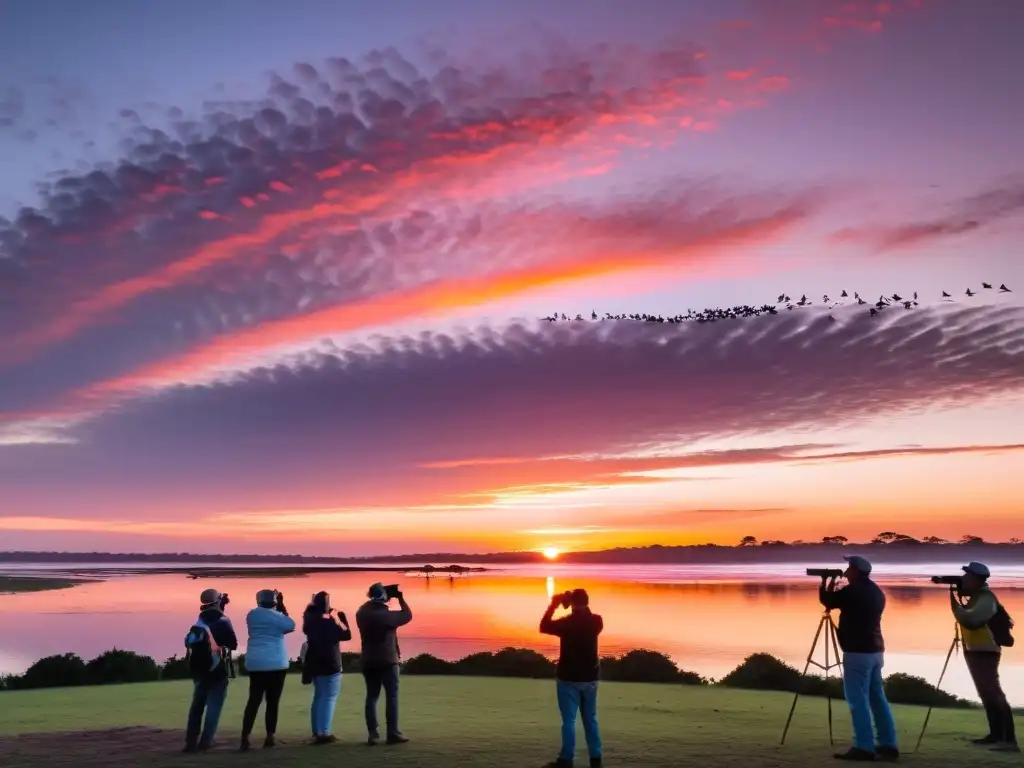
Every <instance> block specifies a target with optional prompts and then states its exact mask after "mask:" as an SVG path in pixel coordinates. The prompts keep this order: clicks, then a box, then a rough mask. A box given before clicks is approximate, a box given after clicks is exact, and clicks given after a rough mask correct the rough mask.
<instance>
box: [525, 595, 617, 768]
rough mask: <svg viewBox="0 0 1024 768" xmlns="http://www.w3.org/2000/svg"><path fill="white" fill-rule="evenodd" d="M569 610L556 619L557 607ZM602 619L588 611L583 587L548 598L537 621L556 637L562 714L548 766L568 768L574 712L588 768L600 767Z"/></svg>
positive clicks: (573, 752) (573, 747)
mask: <svg viewBox="0 0 1024 768" xmlns="http://www.w3.org/2000/svg"><path fill="white" fill-rule="evenodd" d="M559 606H562V607H563V608H569V609H571V612H570V613H569V614H568V615H567V616H563V617H562V618H559V619H556V618H554V615H555V611H556V610H558V607H559ZM603 629H604V620H603V619H602V618H601V617H600V616H599V615H598V614H596V613H594V612H592V611H591V610H590V596H589V595H588V594H587V592H586V590H584V589H575V590H573V591H572V592H563V593H561V594H558V595H555V596H554V597H552V598H551V604H550V605H548V609H547V610H546V611H545V612H544V616H543V617H542V618H541V620H540V631H541V632H542V633H544V634H545V635H554V636H555V637H557V638H558V639H559V644H560V648H559V654H558V666H557V668H556V672H555V678H556V680H555V691H556V693H557V697H558V711H559V713H560V714H561V717H562V749H561V751H560V752H559V753H558V757H557V759H555V761H554V762H552V763H550V764H549V768H570V766H572V764H573V760H574V759H575V756H576V715H577V714H579V715H580V718H581V719H582V720H583V735H584V737H585V738H586V740H587V752H588V753H589V755H590V765H591V768H601V760H602V754H603V747H602V744H601V731H600V729H599V728H598V725H597V686H598V678H599V677H600V667H601V660H600V654H599V653H598V636H599V635H600V634H601V631H602V630H603Z"/></svg>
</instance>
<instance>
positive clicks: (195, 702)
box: [184, 589, 238, 752]
mask: <svg viewBox="0 0 1024 768" xmlns="http://www.w3.org/2000/svg"><path fill="white" fill-rule="evenodd" d="M199 603H200V608H199V618H198V619H196V621H195V623H194V624H193V625H192V626H191V627H190V628H189V631H188V634H187V635H186V636H185V657H186V659H187V660H188V667H189V672H190V673H191V675H192V683H193V690H192V703H191V705H190V706H189V710H188V724H187V725H186V727H185V750H184V751H185V752H198V751H206V750H208V749H210V747H212V746H213V740H214V737H216V735H217V726H218V725H220V714H221V712H222V711H223V709H224V701H225V700H226V699H227V696H228V677H229V676H233V675H231V674H230V669H229V668H230V665H231V655H230V654H231V652H232V651H234V650H237V649H238V637H237V636H236V635H235V628H234V627H233V626H232V625H231V620H230V619H229V618H228V617H227V616H225V615H224V609H225V608H226V607H227V604H228V596H227V595H226V594H223V595H222V594H221V593H220V592H218V591H217V590H216V589H204V590H203V592H202V594H201V595H200V596H199ZM204 713H205V715H206V721H205V723H204V722H203V714H204ZM200 731H201V732H200Z"/></svg>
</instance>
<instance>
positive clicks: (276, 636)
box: [240, 589, 295, 752]
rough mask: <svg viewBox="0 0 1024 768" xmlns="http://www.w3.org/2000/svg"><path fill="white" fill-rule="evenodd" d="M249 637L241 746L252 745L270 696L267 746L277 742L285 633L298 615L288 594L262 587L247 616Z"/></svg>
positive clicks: (284, 673)
mask: <svg viewBox="0 0 1024 768" xmlns="http://www.w3.org/2000/svg"><path fill="white" fill-rule="evenodd" d="M245 625H246V628H247V629H248V630H249V641H248V643H247V644H246V646H245V671H246V672H248V673H249V699H248V701H247V702H246V704H245V713H244V714H243V715H242V741H241V747H240V749H241V750H242V751H243V752H245V751H246V750H248V749H249V735H250V734H251V733H252V729H253V726H254V725H255V724H256V715H257V714H259V711H260V705H261V704H262V703H263V700H264V699H266V700H267V708H266V711H265V712H264V723H265V724H266V728H267V737H266V739H265V740H264V742H263V746H264V747H273V746H276V745H277V740H276V738H275V734H276V733H277V716H278V711H279V709H280V704H281V695H282V693H284V682H285V677H286V676H287V674H288V650H287V649H286V648H285V645H284V636H285V635H287V634H290V633H292V632H294V631H295V619H293V618H291V617H290V616H289V615H288V609H287V608H286V607H285V604H284V595H282V594H281V593H280V592H278V591H277V590H276V589H261V590H260V591H259V592H257V593H256V607H255V608H253V609H252V610H251V611H249V613H248V614H246V617H245Z"/></svg>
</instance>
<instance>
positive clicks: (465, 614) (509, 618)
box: [0, 563, 1024, 705]
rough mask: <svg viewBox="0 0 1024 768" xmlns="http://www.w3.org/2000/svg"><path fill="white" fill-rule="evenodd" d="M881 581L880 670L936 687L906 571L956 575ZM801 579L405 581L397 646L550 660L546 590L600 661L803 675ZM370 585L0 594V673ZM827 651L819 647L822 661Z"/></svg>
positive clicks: (346, 594)
mask: <svg viewBox="0 0 1024 768" xmlns="http://www.w3.org/2000/svg"><path fill="white" fill-rule="evenodd" d="M65 567H66V566H65ZM122 567H123V566H122ZM878 571H879V579H880V581H883V582H890V583H887V584H886V591H887V593H888V595H889V608H888V610H887V612H886V617H885V622H884V629H885V634H886V643H887V646H888V648H889V650H888V652H887V654H886V669H887V672H896V671H900V672H908V673H911V674H915V675H921V676H922V677H925V678H927V679H928V680H931V681H933V682H934V681H935V679H936V677H937V676H938V674H939V671H940V670H941V667H942V662H943V659H944V657H945V654H946V651H947V650H948V649H949V645H950V642H951V640H952V633H953V622H952V619H951V617H950V615H949V606H948V597H947V595H946V592H945V590H944V589H941V588H936V587H933V586H931V585H930V584H927V582H925V583H924V584H921V585H911V584H910V583H907V582H908V581H911V580H913V577H914V576H915V574H916V575H917V576H918V578H920V576H924V575H930V574H932V573H946V572H949V573H953V572H955V568H954V567H953V566H952V565H951V564H949V563H946V564H933V565H932V566H927V565H915V566H911V567H908V566H901V567H900V569H898V570H897V569H891V570H888V573H887V569H885V568H884V567H878ZM1007 571H1009V573H1008V574H1007V575H1008V576H1010V578H1009V579H1002V581H999V580H995V581H994V586H995V587H996V589H997V590H998V589H999V585H1000V583H1002V585H1003V591H1002V592H1001V598H1002V600H1003V602H1004V603H1005V604H1006V606H1007V609H1008V610H1009V611H1010V613H1011V614H1015V615H1018V616H1024V590H1019V589H1014V588H1012V586H1015V585H1014V584H1013V582H1014V581H1016V579H1018V578H1024V569H1022V568H1013V569H1010V568H1008V569H1007ZM800 573H801V571H800V570H799V569H796V572H795V573H794V568H793V567H792V566H779V567H772V566H760V567H758V568H756V569H752V568H750V567H749V566H747V567H745V568H743V569H738V568H736V567H731V568H730V567H723V566H715V567H713V568H711V567H708V566H704V567H702V568H696V567H692V566H627V567H620V568H610V567H609V566H589V567H586V566H582V567H581V566H563V565H538V566H525V567H516V568H515V569H511V568H510V569H505V570H503V571H501V572H496V573H491V574H487V575H482V576H477V575H474V576H469V577H461V578H458V579H456V580H455V581H454V583H452V582H450V581H449V580H448V579H447V577H443V576H442V577H440V578H437V579H436V580H432V581H430V582H427V581H425V580H424V579H422V578H418V579H415V578H412V577H405V578H403V579H402V581H403V584H404V590H405V592H406V594H407V595H408V599H409V601H410V604H411V605H412V608H413V611H414V613H415V619H414V621H413V623H412V624H410V625H409V626H408V627H406V628H405V629H404V630H403V634H402V638H403V640H402V648H403V651H404V652H405V653H406V655H412V654H416V653H422V652H429V653H433V654H436V655H438V656H442V657H446V658H457V657H459V656H463V655H465V654H468V653H472V652H474V651H479V650H489V649H496V648H499V647H502V646H507V645H516V646H525V647H530V648H535V649H537V650H540V651H542V652H545V653H555V652H556V644H555V643H556V642H557V641H553V640H552V639H551V638H546V637H544V636H541V635H539V634H538V633H537V623H538V621H539V619H540V615H541V613H542V612H543V610H544V607H545V605H546V603H547V601H548V600H549V599H550V596H551V595H552V594H554V592H556V591H560V590H564V589H569V588H573V587H577V586H582V587H585V588H586V589H587V590H588V591H590V593H591V596H592V601H593V605H594V608H595V610H597V611H598V612H599V613H602V614H603V615H604V618H605V627H606V630H605V634H604V636H603V639H602V650H603V652H605V653H620V652H622V651H624V650H628V649H630V648H639V647H646V648H653V649H656V650H661V651H663V652H665V653H668V654H669V655H671V656H672V657H673V659H675V661H676V662H677V663H678V664H679V665H680V666H681V667H683V668H685V669H689V670H693V671H696V672H700V673H702V674H704V675H709V676H713V677H720V676H722V675H724V674H725V673H726V672H728V671H729V670H730V669H732V668H733V667H735V666H736V665H737V664H738V663H740V662H741V661H742V660H743V658H744V657H745V656H746V655H747V654H749V653H753V652H755V651H767V652H769V653H773V654H776V655H778V656H780V657H781V658H783V659H784V660H786V661H787V662H789V663H791V664H793V665H795V666H798V667H802V666H803V663H804V661H805V659H806V656H807V653H808V649H809V646H810V643H811V640H812V638H813V635H814V630H815V629H816V627H817V622H818V620H819V618H820V609H819V606H818V603H817V598H816V581H815V580H814V579H807V578H806V577H803V578H800V579H795V580H794V579H790V578H789V577H793V576H796V575H799V574H800ZM999 575H1000V576H1002V574H999ZM773 577H774V579H773ZM377 579H383V580H385V581H388V580H389V579H388V578H387V574H368V573H324V574H312V575H309V576H302V577H294V578H239V579H218V580H216V581H206V580H203V581H189V580H187V579H186V578H184V577H183V576H180V575H146V576H130V577H122V578H115V579H111V580H109V581H104V582H96V583H91V584H84V585H81V586H79V587H76V588H74V589H69V590H61V591H56V592H44V593H35V594H31V593H30V594H20V595H7V596H0V624H2V626H3V627H4V630H3V633H2V635H0V670H3V671H8V672H10V671H20V670H22V669H24V668H25V667H26V666H27V665H28V664H30V663H31V662H32V661H34V660H35V659H37V658H39V657H40V656H44V655H49V654H53V653H63V652H66V651H74V652H76V653H79V654H80V655H82V656H84V657H87V658H88V657H90V656H92V655H95V654H97V653H99V652H101V651H103V650H106V649H108V648H111V647H113V646H117V647H119V648H129V649H132V650H136V651H139V652H142V653H146V654H149V655H152V656H154V657H156V658H158V659H164V658H166V657H167V656H170V655H171V654H173V653H177V652H180V646H181V638H182V637H183V635H184V632H185V630H186V629H187V627H188V623H189V621H191V619H192V618H193V615H194V611H195V609H196V602H197V597H198V592H199V591H200V590H201V589H203V588H204V587H207V586H212V585H216V586H217V587H218V588H219V589H221V590H224V591H227V592H230V593H231V595H232V597H233V601H232V604H231V606H230V607H229V614H230V615H231V616H232V618H233V619H234V620H235V622H236V626H237V627H238V628H239V629H240V630H241V634H243V635H244V615H245V612H246V611H247V610H248V608H249V607H250V606H251V605H252V604H253V599H254V596H255V593H256V592H257V591H258V590H259V589H262V588H265V587H275V588H278V589H281V590H282V591H283V592H284V593H285V594H286V596H287V598H288V603H289V605H290V606H291V609H292V611H293V612H295V613H297V612H299V611H301V609H302V607H303V605H304V604H305V602H306V601H307V600H308V599H309V596H310V595H311V594H312V593H313V592H315V591H317V590H320V589H327V590H328V591H330V592H331V593H332V596H333V602H334V603H335V604H336V605H338V606H340V607H341V608H342V609H344V610H347V611H348V612H349V613H352V612H353V611H354V610H355V608H356V607H357V606H358V604H359V603H360V602H361V601H362V599H363V595H364V594H365V590H366V587H367V586H368V584H369V583H370V582H372V581H375V580H377ZM744 579H747V580H746V581H744ZM750 579H754V580H752V581H751V580H750ZM892 579H895V580H897V581H899V582H900V583H898V584H897V583H891V580H892ZM695 581H696V583H695ZM301 641H302V638H301V637H300V636H293V637H291V638H289V650H290V651H291V653H292V654H297V653H298V648H299V645H300V644H301ZM822 652H823V649H822V648H821V647H819V655H818V658H819V660H821V653H822ZM1016 656H1017V654H1016V653H1015V652H1014V651H1013V650H1011V651H1009V652H1008V653H1007V656H1006V659H1005V660H1004V665H1003V670H1002V677H1003V680H1004V685H1005V687H1006V689H1007V693H1008V694H1009V696H1010V698H1011V700H1012V701H1013V702H1014V704H1015V705H1024V665H1022V663H1021V662H1020V661H1018V660H1017V659H1016ZM946 678H947V679H946V683H945V684H944V686H943V687H945V688H946V689H947V690H949V691H951V692H953V693H956V694H959V695H963V696H970V697H972V698H973V697H974V691H973V686H972V685H971V682H970V678H969V676H968V675H967V672H966V669H965V668H964V666H963V662H962V661H954V663H952V664H951V665H950V671H949V672H948V673H947V676H946Z"/></svg>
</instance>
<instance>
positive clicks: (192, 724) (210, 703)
mask: <svg viewBox="0 0 1024 768" xmlns="http://www.w3.org/2000/svg"><path fill="white" fill-rule="evenodd" d="M192 684H193V690H192V705H191V706H190V707H189V708H188V725H186V726H185V743H186V744H187V745H189V746H190V747H194V746H196V745H197V744H205V745H210V744H213V739H214V737H215V736H216V735H217V726H218V725H220V713H221V711H222V710H223V709H224V700H225V699H226V698H227V696H228V679H227V678H226V677H222V678H219V679H217V680H206V679H200V680H193V681H192ZM204 713H205V714H206V721H205V722H203V714H204ZM200 729H202V733H201V734H200Z"/></svg>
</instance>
